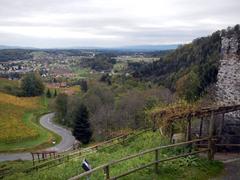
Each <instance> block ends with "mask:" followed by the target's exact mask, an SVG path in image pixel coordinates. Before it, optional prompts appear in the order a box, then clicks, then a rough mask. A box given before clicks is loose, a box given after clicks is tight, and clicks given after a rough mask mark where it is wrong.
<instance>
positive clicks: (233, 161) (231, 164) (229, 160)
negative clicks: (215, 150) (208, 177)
mask: <svg viewBox="0 0 240 180" xmlns="http://www.w3.org/2000/svg"><path fill="white" fill-rule="evenodd" d="M216 159H217V160H220V161H222V162H223V163H224V171H223V173H222V174H221V175H219V176H218V177H216V178H213V179H212V180H240V154H225V153H223V154H217V155H216Z"/></svg>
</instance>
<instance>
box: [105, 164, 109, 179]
mask: <svg viewBox="0 0 240 180" xmlns="http://www.w3.org/2000/svg"><path fill="white" fill-rule="evenodd" d="M104 174H105V176H106V177H105V179H106V180H108V179H110V170H109V165H107V166H106V167H104Z"/></svg>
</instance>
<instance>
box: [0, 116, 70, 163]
mask: <svg viewBox="0 0 240 180" xmlns="http://www.w3.org/2000/svg"><path fill="white" fill-rule="evenodd" d="M53 116H54V113H50V114H46V115H44V116H42V117H41V118H40V124H41V125H42V126H44V127H45V128H47V129H49V130H50V131H53V132H55V133H56V134H58V135H60V136H61V137H62V141H61V142H60V143H59V144H57V145H56V146H54V147H51V148H48V149H45V150H53V149H54V150H56V151H57V152H63V151H67V150H69V149H71V147H72V145H73V143H74V141H75V138H74V137H73V136H72V134H71V132H70V131H69V130H67V129H64V128H63V127H60V126H58V125H56V124H54V123H53V122H52V119H53ZM18 159H22V160H31V159H32V157H31V154H30V153H11V154H10V153H7V154H3V153H1V154H0V161H13V160H18Z"/></svg>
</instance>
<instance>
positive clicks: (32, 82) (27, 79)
mask: <svg viewBox="0 0 240 180" xmlns="http://www.w3.org/2000/svg"><path fill="white" fill-rule="evenodd" d="M21 89H22V93H23V95H24V96H39V95H42V94H43V93H44V84H43V82H42V80H41V78H40V76H39V75H37V74H35V73H29V74H26V75H25V76H24V77H23V79H22V81H21Z"/></svg>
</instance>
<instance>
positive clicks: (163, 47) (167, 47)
mask: <svg viewBox="0 0 240 180" xmlns="http://www.w3.org/2000/svg"><path fill="white" fill-rule="evenodd" d="M178 46H179V44H169V45H139V46H123V47H119V48H113V49H118V50H129V51H142V52H147V51H163V50H172V49H176V48H177V47H178Z"/></svg>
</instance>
